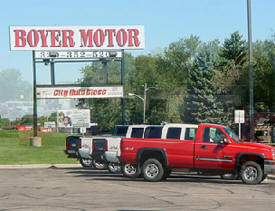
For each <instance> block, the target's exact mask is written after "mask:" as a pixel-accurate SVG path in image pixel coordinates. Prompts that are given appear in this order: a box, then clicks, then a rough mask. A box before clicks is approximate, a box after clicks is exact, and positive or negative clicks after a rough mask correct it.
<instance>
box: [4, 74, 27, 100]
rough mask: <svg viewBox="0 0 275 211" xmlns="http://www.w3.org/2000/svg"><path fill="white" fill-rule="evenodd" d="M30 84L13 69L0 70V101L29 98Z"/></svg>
mask: <svg viewBox="0 0 275 211" xmlns="http://www.w3.org/2000/svg"><path fill="white" fill-rule="evenodd" d="M31 94H32V92H31V84H29V83H28V82H26V81H23V80H22V78H21V74H20V72H19V71H18V70H15V69H5V70H2V71H0V102H5V101H9V100H18V99H22V98H23V99H24V100H30V99H31Z"/></svg>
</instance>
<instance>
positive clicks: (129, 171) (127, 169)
mask: <svg viewBox="0 0 275 211" xmlns="http://www.w3.org/2000/svg"><path fill="white" fill-rule="evenodd" d="M124 170H125V172H126V173H127V174H130V175H132V174H135V173H136V171H137V169H136V168H135V167H134V166H133V165H131V164H126V165H125V166H124Z"/></svg>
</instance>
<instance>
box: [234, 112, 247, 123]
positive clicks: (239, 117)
mask: <svg viewBox="0 0 275 211" xmlns="http://www.w3.org/2000/svg"><path fill="white" fill-rule="evenodd" d="M244 114H245V113H244V110H235V114H234V122H235V123H244V122H245V115H244Z"/></svg>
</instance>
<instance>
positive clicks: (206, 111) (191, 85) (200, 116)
mask: <svg viewBox="0 0 275 211" xmlns="http://www.w3.org/2000/svg"><path fill="white" fill-rule="evenodd" d="M217 47H218V42H216V41H213V42H209V43H207V44H205V45H204V46H203V47H202V48H201V50H200V52H199V53H198V56H197V57H196V58H195V60H194V64H193V66H192V67H191V69H190V71H189V81H188V84H187V97H186V98H185V104H184V117H183V118H184V121H185V122H187V123H201V122H209V123H221V122H222V112H223V111H222V105H221V103H220V102H219V100H218V98H217V92H216V90H215V89H214V83H213V77H214V74H215V72H214V68H215V63H216V59H217V51H216V50H215V49H216V48H217Z"/></svg>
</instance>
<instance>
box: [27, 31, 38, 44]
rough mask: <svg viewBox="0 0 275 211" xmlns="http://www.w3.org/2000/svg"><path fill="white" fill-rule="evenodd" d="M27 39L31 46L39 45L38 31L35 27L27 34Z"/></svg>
mask: <svg viewBox="0 0 275 211" xmlns="http://www.w3.org/2000/svg"><path fill="white" fill-rule="evenodd" d="M27 40H28V43H29V46H30V47H37V44H38V41H39V36H38V32H37V31H36V30H34V29H32V30H30V31H29V33H28V36H27Z"/></svg>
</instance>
